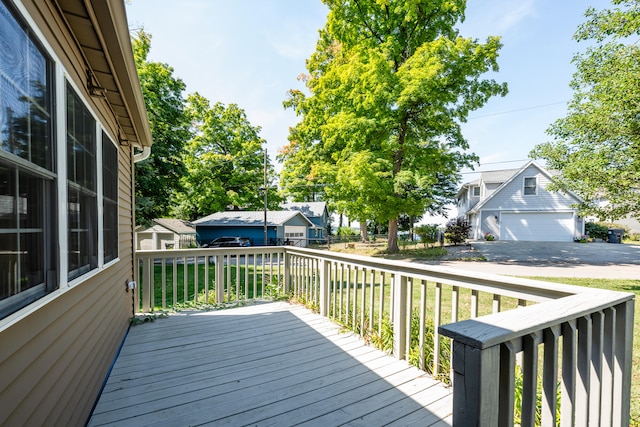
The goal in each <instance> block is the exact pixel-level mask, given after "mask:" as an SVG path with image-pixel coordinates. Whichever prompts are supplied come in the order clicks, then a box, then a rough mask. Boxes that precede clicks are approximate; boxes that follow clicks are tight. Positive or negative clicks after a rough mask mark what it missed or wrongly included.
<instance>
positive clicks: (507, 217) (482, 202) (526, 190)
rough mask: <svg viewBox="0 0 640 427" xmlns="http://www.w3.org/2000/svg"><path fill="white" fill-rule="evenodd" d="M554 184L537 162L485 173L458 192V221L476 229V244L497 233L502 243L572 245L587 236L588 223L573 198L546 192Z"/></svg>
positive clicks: (575, 196) (565, 194) (550, 175)
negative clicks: (463, 220)
mask: <svg viewBox="0 0 640 427" xmlns="http://www.w3.org/2000/svg"><path fill="white" fill-rule="evenodd" d="M552 180H553V173H551V172H549V171H548V170H546V169H545V168H543V167H542V166H540V165H539V164H537V163H536V162H534V161H531V162H528V163H527V164H525V165H524V166H523V167H522V168H520V169H508V170H498V171H491V172H482V173H481V174H480V177H479V178H478V179H476V180H474V181H471V182H468V183H465V184H464V185H463V186H462V188H461V189H460V191H459V192H458V195H457V199H458V216H459V217H464V218H465V219H467V220H468V221H469V223H470V225H471V227H472V231H471V236H470V238H472V239H484V236H485V235H486V233H491V234H492V235H494V236H495V238H496V239H500V240H521V241H559V242H571V241H573V239H574V237H578V236H580V235H582V234H583V233H584V219H583V218H582V217H580V216H578V213H577V209H576V208H574V207H573V206H574V205H575V204H577V203H578V202H579V201H580V198H579V197H578V196H577V195H575V194H573V193H571V192H553V191H548V190H547V189H546V187H547V185H548V184H549V183H550V182H551V181H552Z"/></svg>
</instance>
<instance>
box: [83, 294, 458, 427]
mask: <svg viewBox="0 0 640 427" xmlns="http://www.w3.org/2000/svg"><path fill="white" fill-rule="evenodd" d="M451 407H452V394H451V389H450V388H447V387H445V386H443V385H442V384H441V383H439V382H438V381H435V380H433V379H432V378H431V377H430V376H428V375H427V374H425V373H424V372H423V371H420V370H419V369H417V368H415V367H412V366H409V365H408V364H407V363H406V362H404V361H399V360H396V359H394V358H392V357H390V356H388V355H386V354H384V353H383V352H381V351H379V350H376V349H374V348H372V347H369V346H366V345H365V344H364V342H363V341H362V340H361V339H359V338H358V337H357V336H355V335H353V334H350V333H344V332H343V331H342V330H341V328H340V327H339V326H338V325H335V324H333V323H331V322H330V321H329V320H328V319H326V318H324V317H322V316H319V315H317V314H315V313H312V312H311V311H309V310H307V309H305V308H304V307H302V306H297V305H290V304H288V303H285V302H274V303H258V304H254V305H250V306H245V307H239V308H234V309H229V310H222V311H212V312H185V313H180V314H177V315H172V316H170V317H169V318H167V319H159V320H157V321H156V322H153V323H147V324H143V325H139V326H135V327H132V328H131V330H130V331H129V334H128V336H127V338H126V340H125V343H124V346H123V348H122V350H121V352H120V355H119V357H118V359H117V360H116V363H115V364H114V367H113V370H112V372H111V375H110V377H109V379H108V381H107V384H106V385H105V388H104V390H103V392H102V395H101V396H100V399H99V401H98V403H97V405H96V408H95V409H94V411H93V414H92V417H91V419H90V421H89V423H88V425H89V426H92V427H97V426H105V425H107V426H117V425H123V426H124V425H137V426H145V425H154V426H186V425H190V426H196V425H216V426H223V425H229V426H238V425H258V426H269V425H273V426H288V425H302V424H304V425H307V426H315V425H317V426H338V425H354V426H357V425H361V426H382V425H398V426H400V425H412V424H414V425H450V424H451Z"/></svg>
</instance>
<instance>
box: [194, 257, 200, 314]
mask: <svg viewBox="0 0 640 427" xmlns="http://www.w3.org/2000/svg"><path fill="white" fill-rule="evenodd" d="M198 258H200V257H199V256H197V255H196V256H194V257H193V301H194V302H195V303H196V304H197V303H198Z"/></svg>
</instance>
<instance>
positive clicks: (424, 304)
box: [418, 280, 435, 376]
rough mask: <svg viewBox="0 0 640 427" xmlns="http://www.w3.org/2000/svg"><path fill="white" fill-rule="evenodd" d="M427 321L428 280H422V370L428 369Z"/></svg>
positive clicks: (420, 336) (420, 339) (420, 341)
mask: <svg viewBox="0 0 640 427" xmlns="http://www.w3.org/2000/svg"><path fill="white" fill-rule="evenodd" d="M426 322H427V281H426V280H421V281H420V335H419V343H420V364H419V366H418V367H419V368H420V369H422V370H426V367H425V359H426V354H425V353H426V352H425V348H424V343H425V329H426ZM434 376H435V375H434Z"/></svg>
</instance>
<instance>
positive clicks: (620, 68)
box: [531, 0, 640, 220]
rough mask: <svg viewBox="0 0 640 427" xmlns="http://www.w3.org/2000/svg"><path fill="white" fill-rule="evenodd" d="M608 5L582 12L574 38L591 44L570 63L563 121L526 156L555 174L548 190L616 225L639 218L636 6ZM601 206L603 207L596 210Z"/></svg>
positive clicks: (629, 1) (632, 0)
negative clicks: (567, 193)
mask: <svg viewBox="0 0 640 427" xmlns="http://www.w3.org/2000/svg"><path fill="white" fill-rule="evenodd" d="M613 4H614V6H616V7H615V8H614V9H610V10H603V11H596V10H595V9H593V8H590V9H588V10H587V12H586V14H585V16H586V18H587V20H586V22H585V23H584V24H582V25H581V26H580V27H579V28H578V30H577V32H576V34H575V36H574V38H575V39H576V40H578V41H591V42H592V43H593V45H592V46H591V47H589V48H587V49H586V51H585V52H584V53H583V54H577V55H576V56H575V57H574V60H573V62H574V63H575V65H576V67H577V71H576V72H575V74H574V76H573V79H572V82H571V87H572V88H573V90H574V91H575V92H574V96H573V99H572V101H571V102H570V103H569V108H568V113H567V116H566V117H565V118H562V119H560V120H558V121H556V122H555V123H554V124H553V125H551V127H550V128H549V129H548V133H549V134H550V135H551V136H552V137H553V138H554V140H553V141H551V142H547V143H544V144H540V145H538V146H536V148H535V149H534V150H533V151H532V152H531V156H532V157H534V158H542V159H544V160H546V162H547V166H548V167H549V168H552V169H558V170H560V171H561V172H562V174H561V175H560V176H558V177H557V178H556V182H555V183H554V184H553V186H552V189H556V190H571V191H573V192H575V193H576V194H578V195H579V196H581V197H582V198H583V199H584V201H585V203H584V204H582V206H580V208H581V212H582V214H583V215H586V214H595V215H597V216H599V217H600V218H601V219H612V220H615V219H618V218H620V217H622V216H625V215H627V214H632V215H634V216H635V217H640V209H639V208H640V46H638V36H639V35H640V2H639V1H638V0H613ZM603 199H604V200H608V201H609V204H608V205H606V206H599V204H598V203H597V202H598V201H600V200H603Z"/></svg>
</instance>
